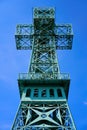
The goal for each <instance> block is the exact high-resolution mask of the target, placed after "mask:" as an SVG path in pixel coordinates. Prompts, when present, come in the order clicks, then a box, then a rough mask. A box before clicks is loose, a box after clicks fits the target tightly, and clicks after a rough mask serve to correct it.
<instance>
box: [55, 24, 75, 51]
mask: <svg viewBox="0 0 87 130" xmlns="http://www.w3.org/2000/svg"><path fill="white" fill-rule="evenodd" d="M54 34H55V43H56V49H60V50H64V49H72V42H73V30H72V25H71V24H58V25H55V28H54Z"/></svg>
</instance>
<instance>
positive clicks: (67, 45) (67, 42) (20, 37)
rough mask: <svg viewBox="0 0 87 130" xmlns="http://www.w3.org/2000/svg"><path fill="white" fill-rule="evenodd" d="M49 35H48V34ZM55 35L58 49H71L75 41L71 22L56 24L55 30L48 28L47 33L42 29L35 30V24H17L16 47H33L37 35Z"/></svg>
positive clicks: (25, 48)
mask: <svg viewBox="0 0 87 130" xmlns="http://www.w3.org/2000/svg"><path fill="white" fill-rule="evenodd" d="M46 35H47V36H46ZM38 36H39V37H43V36H44V37H45V38H46V37H51V38H52V37H53V38H54V42H55V45H56V49H60V50H61V49H71V48H72V41H73V31H72V25H71V24H58V25H55V26H54V28H53V30H48V33H47V34H45V33H44V34H41V30H37V32H36V31H35V28H34V25H27V24H24V25H21V24H20V25H17V28H16V34H15V40H16V47H17V49H19V50H22V49H24V50H27V49H32V45H33V43H34V38H36V37H38Z"/></svg>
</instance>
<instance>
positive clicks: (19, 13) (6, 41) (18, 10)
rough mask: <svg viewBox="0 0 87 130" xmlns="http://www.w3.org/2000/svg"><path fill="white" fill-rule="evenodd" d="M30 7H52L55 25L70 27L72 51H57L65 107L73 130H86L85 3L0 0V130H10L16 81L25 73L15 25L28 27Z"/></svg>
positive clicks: (27, 53)
mask: <svg viewBox="0 0 87 130" xmlns="http://www.w3.org/2000/svg"><path fill="white" fill-rule="evenodd" d="M32 7H55V8H56V23H72V25H73V31H74V40H73V49H72V50H71V51H59V64H60V69H61V72H69V73H70V76H71V85H70V91H69V100H68V103H69V106H70V109H71V112H72V115H73V118H74V121H75V124H76V127H77V130H87V79H86V78H87V0H0V130H10V128H11V126H12V123H13V120H14V117H15V114H16V111H17V108H18V105H19V102H20V98H19V91H18V85H17V77H18V73H19V72H25V73H26V72H27V71H28V65H29V59H30V53H31V52H30V51H17V50H16V46H15V39H14V34H15V30H16V25H17V24H20V23H21V24H32V22H33V21H32Z"/></svg>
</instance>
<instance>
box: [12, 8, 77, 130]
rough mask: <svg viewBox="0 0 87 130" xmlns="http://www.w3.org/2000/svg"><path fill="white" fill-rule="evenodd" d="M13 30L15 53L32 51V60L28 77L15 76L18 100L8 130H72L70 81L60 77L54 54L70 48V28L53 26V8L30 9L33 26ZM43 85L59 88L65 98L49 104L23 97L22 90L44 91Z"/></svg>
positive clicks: (62, 75)
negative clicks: (18, 94)
mask: <svg viewBox="0 0 87 130" xmlns="http://www.w3.org/2000/svg"><path fill="white" fill-rule="evenodd" d="M16 29H17V30H16V34H15V40H16V47H17V49H19V50H22V49H24V50H27V49H32V56H31V61H30V66H29V71H28V73H26V74H19V79H18V84H19V91H20V95H21V96H20V97H21V99H22V100H21V104H20V106H19V109H18V112H17V115H16V117H15V121H14V124H13V127H12V130H76V128H75V125H74V123H73V119H72V116H71V113H70V110H69V107H68V104H67V98H68V89H69V81H70V77H69V74H61V73H60V69H59V64H58V60H57V54H56V50H57V49H71V48H72V41H73V31H72V25H71V24H58V25H57V24H55V9H54V8H34V9H33V24H31V25H27V24H24V25H21V24H20V25H17V28H16ZM37 79H38V80H37ZM47 80H48V81H49V82H48V81H47ZM39 81H40V82H39ZM41 81H42V82H41ZM44 81H45V82H44ZM54 82H55V83H54ZM41 85H42V86H41ZM47 85H48V86H49V87H50V86H51V87H54V89H55V88H56V87H62V89H63V90H64V94H65V96H64V97H63V96H62V97H61V98H59V99H60V100H59V101H58V100H56V98H58V97H55V98H52V101H51V99H50V101H49V100H46V101H45V100H44V98H43V99H42V102H41V101H40V100H39V101H38V100H37V101H35V97H34V95H33V96H32V98H31V97H27V98H26V97H25V96H24V94H25V93H26V91H25V90H26V87H27V88H28V87H29V88H30V89H29V91H30V90H33V87H36V86H37V87H38V89H39V90H40V88H41V87H43V89H44V88H46V89H47ZM64 87H65V88H64ZM39 92H40V91H39ZM50 93H51V92H50ZM36 98H37V97H36ZM63 98H64V100H63ZM25 99H26V100H25Z"/></svg>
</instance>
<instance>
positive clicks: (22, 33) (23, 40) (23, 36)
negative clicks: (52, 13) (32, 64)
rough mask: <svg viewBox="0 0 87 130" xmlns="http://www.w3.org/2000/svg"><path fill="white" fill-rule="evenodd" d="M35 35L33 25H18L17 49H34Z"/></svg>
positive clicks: (16, 35)
mask: <svg viewBox="0 0 87 130" xmlns="http://www.w3.org/2000/svg"><path fill="white" fill-rule="evenodd" d="M33 33H34V26H33V25H30V24H29V25H28V24H23V25H22V24H19V25H17V27H16V34H15V40H16V48H17V49H18V50H22V49H24V50H27V49H32V40H33V38H32V36H33Z"/></svg>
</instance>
